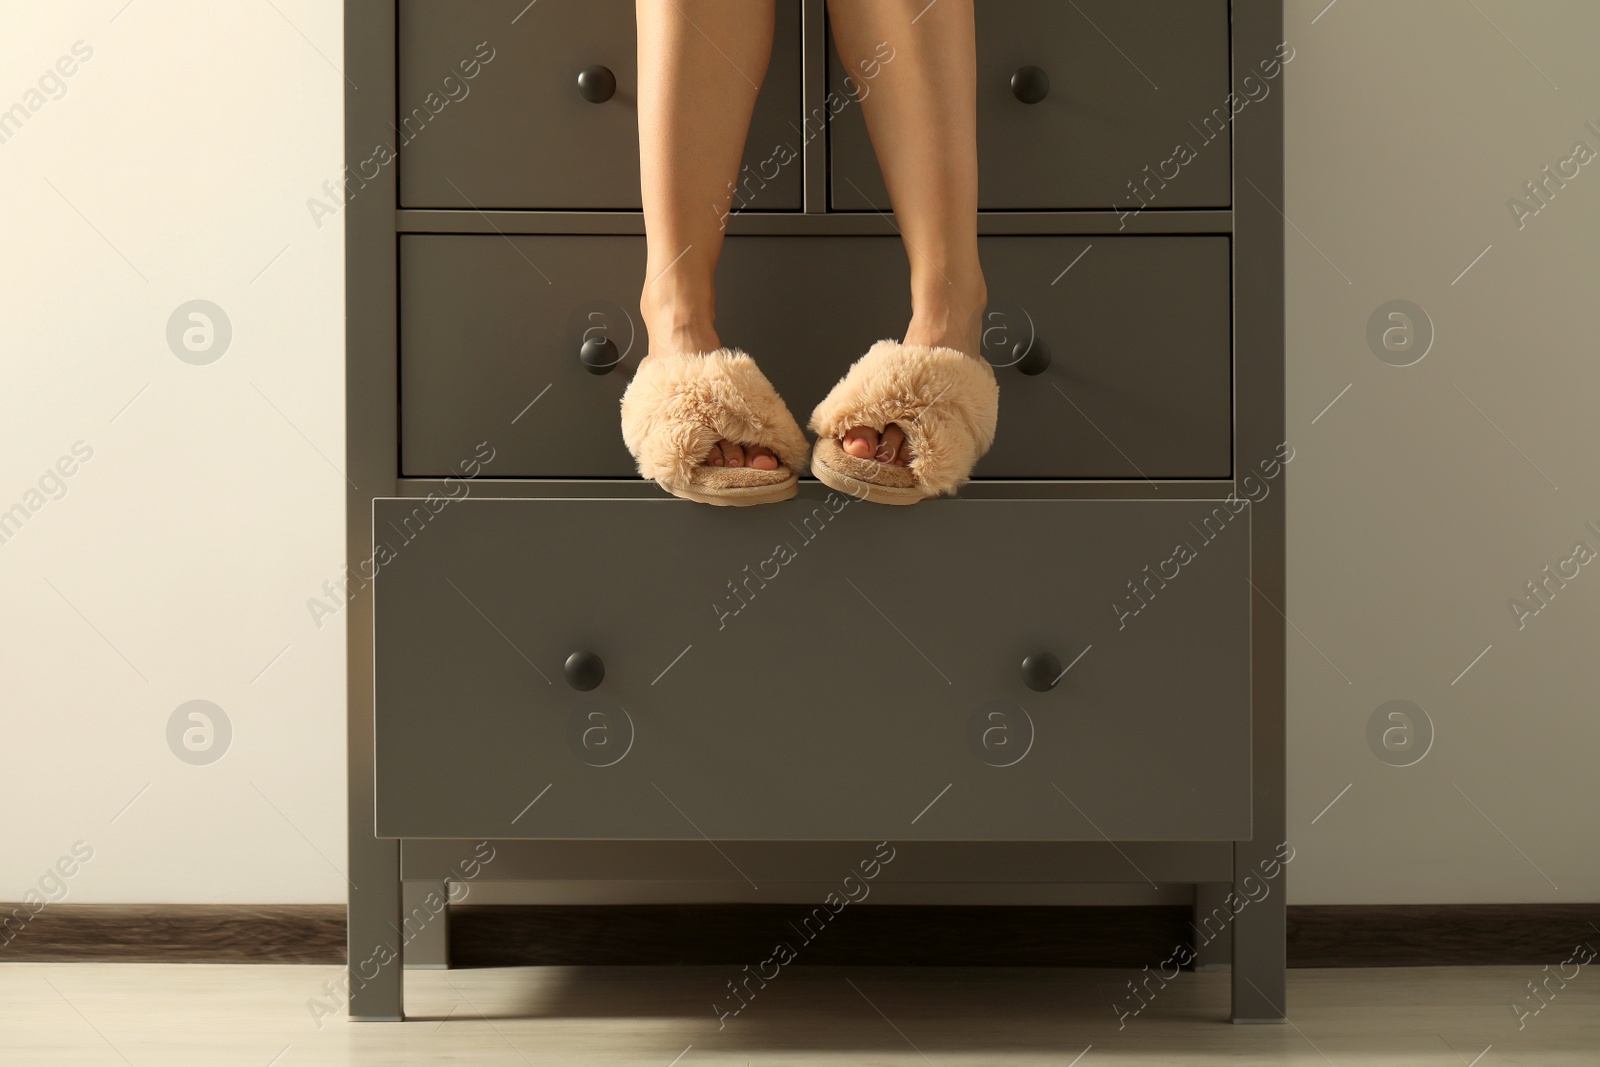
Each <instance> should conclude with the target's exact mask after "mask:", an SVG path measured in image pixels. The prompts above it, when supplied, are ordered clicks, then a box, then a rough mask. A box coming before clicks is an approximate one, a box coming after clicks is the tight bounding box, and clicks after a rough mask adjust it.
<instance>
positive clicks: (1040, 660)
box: [1022, 652, 1061, 693]
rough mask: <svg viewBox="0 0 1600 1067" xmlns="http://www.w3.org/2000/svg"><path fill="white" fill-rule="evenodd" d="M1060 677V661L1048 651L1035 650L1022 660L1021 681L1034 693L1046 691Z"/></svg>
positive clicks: (1054, 685) (1054, 684)
mask: <svg viewBox="0 0 1600 1067" xmlns="http://www.w3.org/2000/svg"><path fill="white" fill-rule="evenodd" d="M1060 679H1061V661H1060V660H1058V659H1056V658H1055V657H1054V656H1052V655H1051V654H1050V653H1048V652H1035V653H1033V654H1032V655H1030V656H1028V658H1027V659H1024V660H1023V661H1022V682H1023V684H1024V685H1026V686H1027V687H1028V688H1029V689H1032V690H1033V691H1034V692H1035V693H1048V692H1050V690H1052V689H1054V688H1055V687H1056V682H1058V681H1059V680H1060Z"/></svg>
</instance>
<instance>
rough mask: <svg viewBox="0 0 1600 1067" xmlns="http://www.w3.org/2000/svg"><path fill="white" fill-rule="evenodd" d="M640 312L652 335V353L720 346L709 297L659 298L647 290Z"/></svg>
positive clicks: (687, 350)
mask: <svg viewBox="0 0 1600 1067" xmlns="http://www.w3.org/2000/svg"><path fill="white" fill-rule="evenodd" d="M639 313H640V315H641V317H642V318H643V320H644V328H645V334H646V335H647V337H648V338H649V350H648V351H649V355H655V354H657V353H662V352H709V351H711V350H712V349H714V348H720V347H721V341H720V340H718V338H717V331H716V327H715V325H714V317H713V313H712V311H711V305H710V303H709V301H706V300H693V301H676V300H670V299H669V300H658V299H652V298H651V296H650V295H649V294H648V293H647V294H646V295H645V296H644V297H643V298H641V299H640V301H639ZM646 358H649V356H646Z"/></svg>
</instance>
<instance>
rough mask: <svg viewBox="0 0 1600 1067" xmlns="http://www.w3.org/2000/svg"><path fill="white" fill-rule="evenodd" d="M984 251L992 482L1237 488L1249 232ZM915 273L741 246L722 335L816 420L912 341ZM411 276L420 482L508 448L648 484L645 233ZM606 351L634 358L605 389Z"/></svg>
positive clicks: (758, 242) (499, 251) (531, 243)
mask: <svg viewBox="0 0 1600 1067" xmlns="http://www.w3.org/2000/svg"><path fill="white" fill-rule="evenodd" d="M979 249H980V254H981V255H982V257H983V263H984V270H985V272H986V274H987V276H988V282H989V292H990V298H991V299H990V311H989V325H990V328H989V331H988V336H987V341H988V342H989V344H990V345H991V348H992V355H991V362H994V363H995V364H996V365H997V366H998V367H999V375H1000V423H999V431H998V434H997V436H996V440H995V444H994V447H993V449H992V450H991V451H990V452H989V453H988V454H987V455H986V456H985V457H984V458H983V460H982V461H981V462H980V463H979V466H978V469H977V472H976V475H977V476H978V477H980V478H1030V479H1056V478H1123V479H1125V478H1226V477H1229V476H1230V475H1231V455H1232V430H1233V403H1232V348H1231V345H1232V337H1231V300H1230V282H1229V241H1228V238H1226V237H1219V236H1175V237H1133V236H1120V237H1116V236H1112V237H1098V236H1097V237H1094V238H1087V239H1086V238H1078V237H1043V236H1028V237H985V238H981V239H980V241H979ZM1069 268H1070V269H1069ZM907 272H908V270H907V264H906V254H905V251H904V249H903V246H902V244H901V242H900V240H899V238H897V237H893V236H887V237H837V236H835V237H756V236H744V237H738V236H736V237H730V238H728V239H727V243H726V246H725V249H724V253H723V258H722V262H721V265H720V267H719V270H718V275H717V293H718V305H719V310H718V320H717V325H718V330H719V333H720V336H721V338H722V340H723V343H724V344H729V345H738V346H741V347H744V348H745V349H746V350H747V351H749V352H750V353H751V354H752V355H754V356H755V357H756V359H757V361H758V362H759V363H760V364H761V366H762V368H763V370H764V371H765V372H766V374H767V376H768V377H769V378H771V379H772V381H773V384H774V385H775V386H776V387H777V388H778V391H779V392H780V393H781V394H782V395H783V397H784V399H785V400H786V401H787V402H788V403H789V405H790V408H791V410H792V411H793V412H794V414H795V417H796V418H797V419H798V420H799V421H800V422H801V423H802V424H804V423H805V422H806V420H807V419H808V417H809V415H810V412H811V409H812V408H813V407H814V406H815V405H816V403H817V402H818V401H820V400H821V399H822V397H823V396H824V395H826V393H827V391H828V389H829V388H831V387H832V385H833V383H834V382H835V381H837V380H838V377H839V375H841V374H842V373H844V370H845V369H846V368H847V367H848V366H849V365H850V363H851V362H852V361H853V360H854V359H855V358H856V356H858V355H859V354H860V353H862V352H864V351H865V350H866V349H867V347H868V346H870V345H871V343H872V342H873V341H876V340H878V339H879V338H883V337H898V336H900V335H901V332H902V331H903V330H904V329H905V324H906V321H907V319H908V318H909V315H910V305H909V298H908V297H907V295H906V293H907V287H908V284H909V282H908V277H907ZM400 276H401V277H400V294H401V300H400V308H401V313H400V315H401V341H400V371H401V383H400V420H401V431H400V438H401V469H402V471H403V472H404V473H405V474H407V475H412V476H430V475H432V476H438V475H444V474H449V473H452V472H454V471H455V470H456V469H457V466H458V464H459V463H460V462H461V461H462V460H463V459H465V458H467V457H470V456H471V455H472V454H473V450H474V448H475V446H476V445H477V443H478V442H479V441H483V440H485V439H488V440H492V441H493V442H494V444H495V447H496V449H497V450H498V454H497V457H496V459H495V461H494V463H493V464H491V465H490V468H489V474H490V475H491V476H493V477H549V478H563V477H602V478H606V477H616V478H622V477H636V476H637V475H636V471H635V467H634V464H633V461H632V459H631V457H630V456H629V455H628V452H627V450H626V449H625V448H624V447H623V443H622V434H621V431H620V430H619V428H618V417H619V414H618V404H619V402H620V400H621V396H622V391H623V389H624V388H625V387H626V385H627V377H628V375H629V374H630V373H631V372H632V369H633V368H634V367H635V366H637V363H638V360H639V359H640V357H642V356H643V355H644V348H645V338H644V334H643V330H642V327H640V326H639V325H638V322H637V313H636V309H637V307H638V300H639V286H640V283H641V281H642V279H643V277H644V242H643V239H642V238H638V237H625V236H537V237H511V238H503V237H499V236H475V235H431V234H415V235H407V236H404V237H402V238H401V248H400ZM586 340H588V341H592V342H593V343H594V344H597V345H599V344H603V343H605V342H609V343H610V344H611V345H613V346H614V350H615V352H616V355H617V357H620V363H619V364H618V365H617V366H615V367H614V368H613V369H611V370H610V371H609V372H608V373H605V374H594V373H591V372H590V369H589V368H588V367H587V366H585V364H584V363H583V362H582V361H581V360H580V358H579V356H580V351H581V349H582V347H583V345H584V344H585V342H586ZM1019 343H1021V344H1031V345H1032V347H1031V348H1029V349H1028V351H1029V353H1030V356H1031V357H1032V359H1040V358H1042V357H1044V356H1048V358H1049V363H1048V366H1046V367H1044V369H1043V370H1042V372H1040V373H1035V374H1028V373H1023V369H1024V368H1026V369H1029V370H1037V369H1038V368H1037V367H1036V366H1035V365H1034V364H1033V363H1032V361H1031V360H1024V361H1023V362H1022V363H1021V364H1018V363H1017V362H1016V358H1015V356H1014V354H1013V353H1014V351H1015V349H1016V346H1017V345H1018V344H1019ZM611 358H612V357H610V356H606V357H605V359H611ZM530 405H531V406H530Z"/></svg>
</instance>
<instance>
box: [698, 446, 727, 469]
mask: <svg viewBox="0 0 1600 1067" xmlns="http://www.w3.org/2000/svg"><path fill="white" fill-rule="evenodd" d="M700 462H702V463H704V464H705V465H706V466H708V467H726V466H727V465H728V461H727V459H725V458H724V457H723V455H722V442H721V441H718V442H717V443H716V444H714V445H712V446H711V451H710V452H709V453H707V454H706V458H705V459H703V460H701V461H700Z"/></svg>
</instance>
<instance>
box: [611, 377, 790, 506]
mask: <svg viewBox="0 0 1600 1067" xmlns="http://www.w3.org/2000/svg"><path fill="white" fill-rule="evenodd" d="M622 440H623V442H624V443H626V444H627V446H628V451H629V452H631V453H633V458H634V459H635V460H636V461H638V464H639V473H640V474H641V475H642V476H644V477H646V478H650V479H652V480H654V481H655V482H656V483H657V484H659V485H660V486H661V488H663V489H665V490H666V491H667V492H669V493H671V494H672V495H673V496H680V497H683V498H684V499H686V500H697V501H699V502H700V503H702V504H733V505H742V504H766V503H771V502H772V501H776V500H788V499H789V498H790V497H792V496H794V495H795V491H796V489H797V488H798V487H799V481H800V475H799V472H800V471H802V470H804V469H805V462H806V455H807V453H808V452H809V447H808V446H807V444H806V437H805V434H803V433H801V432H800V427H799V425H798V424H797V423H796V422H795V421H794V416H793V415H791V414H789V409H788V408H787V407H785V406H784V403H783V400H782V399H780V398H779V396H778V393H777V391H776V390H775V389H773V388H772V383H771V382H769V381H767V378H766V375H764V374H762V373H761V371H760V369H759V368H757V367H756V362H755V360H753V359H751V358H750V356H749V355H748V354H747V353H745V352H743V351H742V350H740V349H737V348H718V349H715V350H713V351H710V352H705V353H698V354H680V355H671V356H658V357H653V358H651V359H650V360H649V361H648V362H646V363H645V364H644V365H643V366H641V367H640V368H639V369H638V371H636V372H635V373H634V376H633V380H632V381H631V382H629V383H628V388H627V389H626V390H625V391H624V392H623V394H622ZM719 440H728V441H736V442H738V443H740V444H743V445H763V446H765V447H766V448H769V449H771V450H772V454H773V455H774V456H776V457H777V460H778V469H777V470H770V471H763V470H756V469H754V468H751V467H711V466H707V465H706V464H705V463H704V460H705V458H706V456H707V455H708V454H709V453H710V452H711V449H712V446H714V445H715V444H716V443H717V442H718V441H719Z"/></svg>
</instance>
